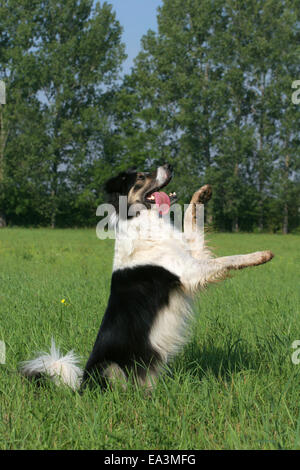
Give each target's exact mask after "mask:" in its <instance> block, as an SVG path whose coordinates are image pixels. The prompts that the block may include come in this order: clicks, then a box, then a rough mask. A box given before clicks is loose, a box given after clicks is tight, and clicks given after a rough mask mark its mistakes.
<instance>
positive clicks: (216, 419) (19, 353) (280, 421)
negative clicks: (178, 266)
mask: <svg viewBox="0 0 300 470" xmlns="http://www.w3.org/2000/svg"><path fill="white" fill-rule="evenodd" d="M210 242H211V245H212V246H214V247H215V252H216V253H217V254H218V255H226V254H228V255H229V254H235V253H242V252H245V253H246V252H250V251H256V250H262V249H271V250H272V251H273V252H274V253H275V255H276V257H275V258H274V260H273V261H272V262H271V263H269V264H267V265H264V266H260V267H257V268H252V269H248V270H244V271H241V272H236V273H234V274H233V275H232V278H231V279H228V280H226V281H225V282H222V283H220V284H217V285H214V286H211V287H209V289H207V291H205V292H204V293H202V294H201V295H200V296H199V298H198V299H197V301H196V303H195V314H196V317H195V322H194V326H193V332H194V333H193V337H192V338H191V341H190V343H189V344H188V345H187V346H186V347H185V349H184V350H183V351H182V352H181V353H180V355H179V356H178V357H177V358H176V359H175V360H174V362H173V363H171V364H170V369H169V371H168V373H166V374H165V375H164V376H163V377H162V378H161V380H160V381H159V383H158V386H157V388H156V389H155V391H154V392H153V394H152V395H151V396H149V395H145V393H144V392H143V391H142V390H139V389H135V388H134V387H133V386H129V388H128V389H127V390H126V391H124V390H122V389H118V388H117V389H115V390H113V391H107V392H106V393H100V391H99V390H94V391H87V392H86V393H85V394H84V395H83V396H80V395H78V394H76V393H73V392H72V391H71V390H69V389H67V388H58V387H56V386H55V385H54V384H52V383H50V382H47V383H46V384H45V385H44V386H41V387H36V386H35V385H34V384H32V383H30V382H28V381H27V380H26V379H24V378H23V377H21V376H20V375H19V373H18V371H17V368H18V363H19V362H20V361H22V360H25V359H28V358H30V357H32V355H33V353H34V352H35V351H40V350H45V348H48V347H49V345H50V342H51V337H52V336H53V337H54V338H55V339H56V342H57V343H58V344H59V346H60V347H61V350H62V351H64V352H66V351H68V350H70V349H74V350H75V352H77V353H78V354H80V355H81V356H82V358H83V359H82V362H83V365H84V362H85V360H86V358H87V356H88V355H89V353H90V351H91V347H92V345H93V343H94V340H95V337H96V334H97V331H98V327H99V324H100V321H101V317H102V315H103V312H104V309H105V306H106V302H107V299H108V294H109V284H110V275H111V265H112V256H113V242H112V241H111V240H105V241H100V240H98V239H97V238H96V236H95V232H94V231H93V230H55V231H51V230H46V229H39V230H30V229H27V230H25V229H3V230H1V231H0V340H2V341H5V344H6V364H5V365H0V374H1V379H0V448H1V449H127V450H128V449H130V450H133V449H152V450H153V449H159V450H165V449H170V450H171V449H299V448H300V408H299V385H300V365H299V366H297V365H294V364H293V363H292V361H291V355H292V353H293V349H292V347H291V345H292V343H293V341H294V340H296V339H300V322H299V313H300V311H299V310H300V289H299V277H300V276H299V274H300V237H299V236H285V237H283V236H279V235H254V234H253V235H252V234H250V235H248V234H236V235H231V234H215V235H211V236H210ZM62 299H65V303H62V302H61V300H62Z"/></svg>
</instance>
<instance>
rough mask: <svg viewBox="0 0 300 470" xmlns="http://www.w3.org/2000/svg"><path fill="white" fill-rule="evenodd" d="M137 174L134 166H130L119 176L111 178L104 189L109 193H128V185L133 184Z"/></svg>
mask: <svg viewBox="0 0 300 470" xmlns="http://www.w3.org/2000/svg"><path fill="white" fill-rule="evenodd" d="M135 175H136V169H135V168H134V167H132V168H129V169H128V170H127V171H122V172H121V173H119V174H118V175H117V176H114V177H113V178H110V179H109V180H108V181H107V182H106V183H105V185H104V189H105V191H106V192H107V193H108V194H114V193H116V194H123V193H124V194H126V193H127V191H128V189H129V188H128V185H131V184H132V183H133V181H134V179H135V178H134V177H135Z"/></svg>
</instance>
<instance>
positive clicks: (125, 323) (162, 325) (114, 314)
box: [21, 164, 273, 391]
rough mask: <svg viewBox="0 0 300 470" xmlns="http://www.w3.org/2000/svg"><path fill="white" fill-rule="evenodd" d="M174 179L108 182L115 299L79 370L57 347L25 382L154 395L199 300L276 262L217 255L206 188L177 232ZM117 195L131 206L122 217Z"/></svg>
mask: <svg viewBox="0 0 300 470" xmlns="http://www.w3.org/2000/svg"><path fill="white" fill-rule="evenodd" d="M172 174H173V171H172V168H171V166H170V165H169V164H164V165H162V166H160V167H158V168H157V169H156V170H155V171H153V172H139V171H137V170H136V169H130V170H128V171H124V172H121V173H120V174H119V175H117V176H115V177H112V178H111V179H110V180H109V181H108V182H107V183H106V185H105V189H106V192H107V193H108V195H109V198H110V202H111V204H113V206H114V207H115V210H116V212H115V216H114V226H115V230H116V240H115V253H114V261H113V272H112V278H111V287H110V297H109V300H108V305H107V309H106V311H105V314H104V317H103V320H102V323H101V325H100V329H99V332H98V335H97V337H96V341H95V344H94V347H93V349H92V352H91V354H90V356H89V358H88V361H87V363H86V366H85V368H84V370H81V368H80V367H79V365H78V361H79V359H78V358H77V357H76V355H75V354H74V353H73V352H72V351H71V352H69V353H68V354H67V355H65V356H62V355H61V354H60V351H59V350H58V349H57V348H56V346H55V343H54V342H52V346H51V350H50V353H44V354H42V355H41V356H39V357H37V358H35V359H33V360H30V361H26V362H24V363H22V365H21V371H22V373H23V374H24V375H25V376H27V377H30V378H32V377H40V376H43V375H48V376H50V377H51V378H52V380H54V381H55V382H56V383H58V384H59V383H64V384H66V385H68V386H70V387H71V388H72V389H74V390H80V391H83V390H84V389H85V387H86V386H88V385H92V384H97V385H98V384H99V385H100V387H101V388H106V387H108V386H112V385H114V383H115V382H116V381H119V382H121V383H122V385H123V386H126V383H128V381H129V380H131V379H133V380H134V381H135V382H136V383H137V384H138V385H141V386H143V387H146V388H147V389H152V388H153V386H154V385H155V383H156V381H157V379H158V377H159V375H160V373H161V372H162V371H163V370H164V368H165V365H166V364H167V363H168V362H169V361H170V359H171V358H173V357H174V356H175V355H176V353H177V352H178V351H179V350H180V349H181V348H182V346H183V345H184V344H186V342H187V341H188V338H189V332H190V328H189V324H190V323H191V322H190V320H191V318H192V316H193V309H192V300H193V297H194V296H195V294H196V293H197V292H198V291H199V290H200V289H202V288H205V287H206V286H207V285H208V284H209V283H211V282H215V281H216V280H219V279H223V278H225V277H226V275H227V274H228V272H229V271H230V270H234V269H243V268H246V267H249V266H258V265H260V264H263V263H266V262H268V261H270V260H271V259H272V258H273V254H272V252H271V251H259V252H255V253H250V254H244V255H235V256H225V257H220V258H215V257H213V255H212V253H211V251H210V250H209V249H208V247H207V246H206V245H205V240H204V236H203V231H202V230H200V229H199V227H198V225H197V209H198V208H199V207H200V208H202V207H203V205H204V204H205V203H206V202H208V201H209V199H210V197H211V194H212V190H211V187H210V186H209V185H205V186H203V187H202V188H200V189H199V190H198V191H196V192H195V193H194V195H193V197H192V199H191V202H190V204H189V206H188V208H187V210H186V211H185V214H184V231H183V233H180V231H179V230H178V229H176V227H174V225H172V224H171V223H170V222H169V221H168V220H166V215H167V214H168V212H169V210H170V207H171V205H173V204H174V202H175V201H176V194H175V193H172V194H169V195H167V194H166V193H164V192H163V191H162V189H163V188H164V187H165V186H167V185H168V183H169V182H170V181H171V178H172ZM120 197H123V198H125V200H126V203H127V206H126V211H125V212H124V213H123V214H121V212H120V204H119V201H120ZM132 208H134V209H135V210H132Z"/></svg>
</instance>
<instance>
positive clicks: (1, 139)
mask: <svg viewBox="0 0 300 470" xmlns="http://www.w3.org/2000/svg"><path fill="white" fill-rule="evenodd" d="M6 139H7V134H6V133H5V130H4V120H3V107H2V105H0V187H1V183H2V182H3V177H4V168H3V166H4V148H5V144H6ZM3 227H6V220H5V215H4V214H3V212H2V213H0V228H3Z"/></svg>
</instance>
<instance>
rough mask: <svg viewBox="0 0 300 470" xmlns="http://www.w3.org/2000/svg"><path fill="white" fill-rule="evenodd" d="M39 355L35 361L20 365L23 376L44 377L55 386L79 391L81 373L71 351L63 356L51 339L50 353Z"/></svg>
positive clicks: (76, 358) (77, 359)
mask: <svg viewBox="0 0 300 470" xmlns="http://www.w3.org/2000/svg"><path fill="white" fill-rule="evenodd" d="M40 354H41V355H39V356H37V357H36V358H35V359H31V360H30V361H24V362H22V363H21V364H20V371H21V373H22V374H23V375H25V376H26V377H29V378H34V377H36V378H38V377H41V376H44V375H46V376H49V377H50V379H51V380H52V381H53V382H54V383H55V384H57V385H61V384H65V385H68V386H69V387H71V388H72V389H73V390H78V389H79V387H80V383H81V377H82V374H83V371H82V369H81V368H80V367H79V365H78V364H79V360H80V359H79V357H78V356H76V355H75V353H74V352H73V351H70V352H68V353H67V354H66V355H65V356H63V355H62V354H61V353H60V350H59V348H57V347H56V345H55V342H54V340H53V339H52V341H51V348H50V352H49V353H47V352H42V353H40Z"/></svg>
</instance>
